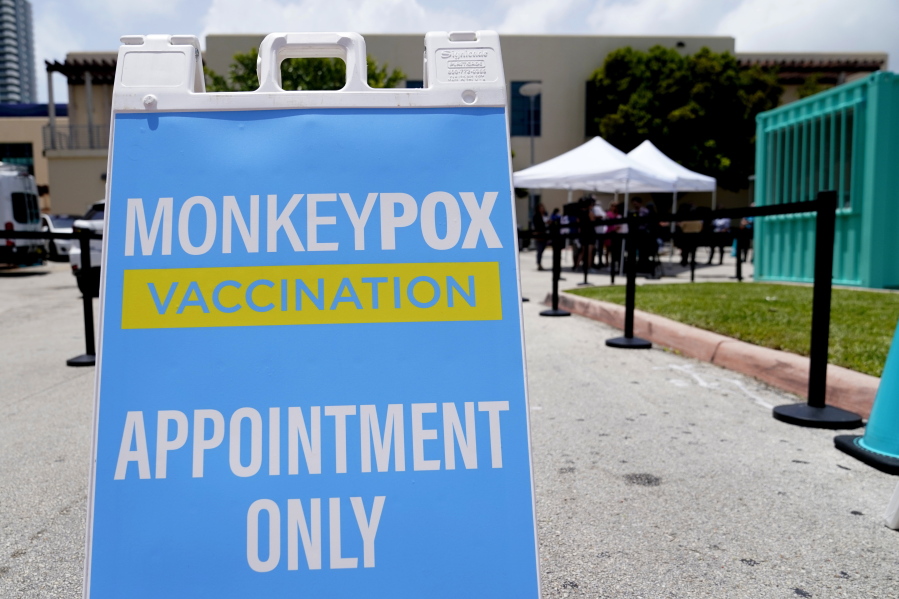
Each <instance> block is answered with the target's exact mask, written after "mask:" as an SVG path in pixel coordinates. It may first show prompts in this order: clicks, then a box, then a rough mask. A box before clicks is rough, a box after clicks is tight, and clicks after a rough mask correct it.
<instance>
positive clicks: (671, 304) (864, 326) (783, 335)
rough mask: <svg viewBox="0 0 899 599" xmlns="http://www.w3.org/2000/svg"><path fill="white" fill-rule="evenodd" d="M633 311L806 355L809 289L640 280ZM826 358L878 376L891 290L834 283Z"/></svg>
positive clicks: (607, 291)
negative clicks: (837, 287)
mask: <svg viewBox="0 0 899 599" xmlns="http://www.w3.org/2000/svg"><path fill="white" fill-rule="evenodd" d="M568 293H575V294H578V295H583V296H586V297H591V298H594V299H599V300H603V301H607V302H613V303H616V304H624V293H625V292H624V288H623V287H621V286H618V287H588V288H586V289H572V290H570V291H569V292H568ZM635 305H636V307H637V309H639V310H644V311H646V312H652V313H653V314H659V315H660V316H665V317H666V318H671V319H672V320H677V321H678V322H682V323H684V324H689V325H692V326H695V327H699V328H701V329H706V330H708V331H714V332H716V333H720V334H722V335H727V336H728V337H734V338H736V339H741V340H743V341H746V342H748V343H754V344H756V345H761V346H764V347H770V348H772V349H779V350H784V351H789V352H793V353H796V354H799V355H802V356H808V355H809V350H810V347H811V339H810V335H811V326H812V288H811V287H806V286H799V285H778V284H773V283H696V284H692V285H678V284H675V285H644V286H642V287H640V289H639V291H638V292H637V296H636V302H635ZM830 316H831V322H830V345H829V348H828V361H829V362H830V363H831V364H836V365H838V366H843V367H845V368H851V369H852V370H856V371H858V372H864V373H865V374H870V375H873V376H880V375H881V372H882V370H883V365H884V363H885V362H886V358H887V353H889V351H890V344H891V343H892V339H893V331H895V329H896V318H897V316H899V294H896V293H882V292H877V291H866V290H861V289H834V290H833V295H832V309H831V313H830Z"/></svg>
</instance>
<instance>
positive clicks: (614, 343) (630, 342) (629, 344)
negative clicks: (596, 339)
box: [606, 337, 652, 349]
mask: <svg viewBox="0 0 899 599" xmlns="http://www.w3.org/2000/svg"><path fill="white" fill-rule="evenodd" d="M606 345H608V346H609V347H617V348H618V349H651V348H652V343H651V342H649V341H647V340H646V339H641V338H640V337H615V338H614V339H606Z"/></svg>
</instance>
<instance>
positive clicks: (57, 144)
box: [42, 124, 109, 150]
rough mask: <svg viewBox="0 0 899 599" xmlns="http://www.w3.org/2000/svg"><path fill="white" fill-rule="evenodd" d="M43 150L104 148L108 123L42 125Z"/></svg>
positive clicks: (106, 146)
mask: <svg viewBox="0 0 899 599" xmlns="http://www.w3.org/2000/svg"><path fill="white" fill-rule="evenodd" d="M42 133H43V140H44V150H105V149H107V148H108V147H109V125H108V124H103V125H63V126H60V125H44V127H43V131H42Z"/></svg>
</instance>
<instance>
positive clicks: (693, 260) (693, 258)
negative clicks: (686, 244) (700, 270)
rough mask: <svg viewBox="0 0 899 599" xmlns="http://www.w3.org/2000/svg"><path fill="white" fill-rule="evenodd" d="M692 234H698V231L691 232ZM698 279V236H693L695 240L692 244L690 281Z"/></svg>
mask: <svg viewBox="0 0 899 599" xmlns="http://www.w3.org/2000/svg"><path fill="white" fill-rule="evenodd" d="M690 235H697V233H690ZM695 281H696V238H695V237H694V238H693V241H692V242H691V244H690V282H691V283H694V282H695Z"/></svg>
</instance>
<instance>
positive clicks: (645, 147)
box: [627, 139, 718, 212]
mask: <svg viewBox="0 0 899 599" xmlns="http://www.w3.org/2000/svg"><path fill="white" fill-rule="evenodd" d="M627 156H628V158H630V159H631V160H633V161H634V162H637V163H638V164H640V165H642V166H643V167H645V168H647V169H649V170H651V171H653V172H657V173H662V174H664V175H666V176H668V177H673V178H674V180H675V183H674V190H673V191H674V193H675V204H672V208H671V210H672V212H673V211H674V210H675V209H676V208H677V204H676V201H677V197H676V196H677V193H679V192H682V191H710V192H712V210H714V209H715V207H716V204H717V202H716V197H715V190H716V189H717V187H718V183H717V181H716V180H715V178H714V177H709V176H708V175H701V174H699V173H696V172H693V171H691V170H690V169H688V168H687V167H685V166H681V165H680V164H678V163H677V162H675V161H674V160H672V159H671V158H668V156H666V155H665V154H663V153H662V151H661V150H659V149H658V148H657V147H655V146H654V145H653V143H652V142H651V141H649V140H648V139H647V140H646V141H644V142H643V143H641V144H640V145H639V146H637V147H636V148H634V149H633V150H631V151H630V152H628V153H627ZM666 191H671V189H668V190H666Z"/></svg>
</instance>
